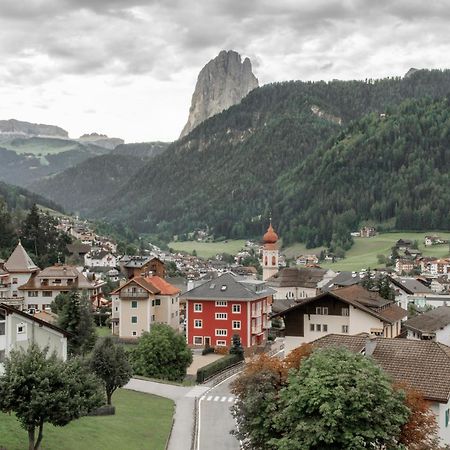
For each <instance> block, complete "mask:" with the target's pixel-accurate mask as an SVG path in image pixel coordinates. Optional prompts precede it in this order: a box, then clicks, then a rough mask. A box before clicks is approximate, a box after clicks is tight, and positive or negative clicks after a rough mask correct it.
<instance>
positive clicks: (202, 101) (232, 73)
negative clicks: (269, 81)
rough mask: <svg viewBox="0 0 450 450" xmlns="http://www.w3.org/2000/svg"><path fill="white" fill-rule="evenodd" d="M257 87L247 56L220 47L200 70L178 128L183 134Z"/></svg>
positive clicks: (235, 102) (238, 100)
mask: <svg viewBox="0 0 450 450" xmlns="http://www.w3.org/2000/svg"><path fill="white" fill-rule="evenodd" d="M256 87H258V79H257V78H256V77H255V75H253V72H252V63H251V62H250V59H249V58H245V59H244V61H242V60H241V55H240V54H239V53H237V52H235V51H233V50H229V51H226V50H222V51H221V52H220V53H219V54H218V56H216V57H215V58H214V59H212V60H211V61H209V62H208V64H206V66H205V67H203V69H202V70H201V71H200V73H199V75H198V78H197V84H196V85H195V90H194V94H193V95H192V102H191V107H190V109H189V118H188V121H187V123H186V125H185V126H184V128H183V131H182V132H181V136H180V137H183V136H185V135H186V134H188V133H189V132H190V131H192V130H193V129H194V128H195V127H196V126H197V125H199V124H200V123H201V122H203V121H204V120H206V119H208V118H209V117H211V116H213V115H215V114H218V113H220V112H222V111H223V110H224V109H227V108H229V107H230V106H233V105H235V104H237V103H239V102H240V101H241V100H242V99H243V98H244V97H245V96H246V95H247V94H248V93H249V92H250V91H251V90H253V89H255V88H256Z"/></svg>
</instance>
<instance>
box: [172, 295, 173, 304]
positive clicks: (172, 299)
mask: <svg viewBox="0 0 450 450" xmlns="http://www.w3.org/2000/svg"><path fill="white" fill-rule="evenodd" d="M172 305H173V297H172Z"/></svg>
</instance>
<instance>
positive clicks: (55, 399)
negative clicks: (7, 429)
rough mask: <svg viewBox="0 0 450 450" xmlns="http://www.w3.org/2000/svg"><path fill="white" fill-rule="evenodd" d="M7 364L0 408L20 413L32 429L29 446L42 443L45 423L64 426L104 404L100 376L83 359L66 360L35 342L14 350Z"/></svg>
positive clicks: (32, 449)
mask: <svg viewBox="0 0 450 450" xmlns="http://www.w3.org/2000/svg"><path fill="white" fill-rule="evenodd" d="M4 364H5V372H4V374H3V375H2V376H1V377H0V410H1V411H3V412H8V413H11V412H13V413H15V414H16V417H17V419H18V420H19V422H20V424H21V426H22V427H23V428H24V429H25V430H26V431H27V432H28V440H29V450H37V449H38V448H39V447H40V444H41V441H42V438H43V428H44V424H45V423H50V424H52V425H55V426H64V425H67V424H68V423H69V422H70V421H72V420H74V419H77V418H79V417H81V416H83V415H86V414H87V413H89V412H90V411H91V410H93V409H95V408H97V407H98V406H100V405H101V404H102V401H103V395H102V393H101V391H100V389H99V387H98V386H99V383H98V380H97V379H96V377H95V376H94V375H93V374H91V373H90V372H89V371H88V370H87V369H86V367H85V365H84V364H82V363H81V361H80V360H79V359H76V358H75V359H72V360H70V361H68V362H64V361H61V360H60V359H58V358H57V357H56V355H55V354H52V355H48V349H45V350H40V349H39V348H38V347H37V346H36V345H34V344H31V345H30V346H29V347H28V349H27V350H26V351H23V350H20V351H12V352H11V353H10V356H9V358H6V360H5V363H4ZM36 428H37V429H38V436H37V437H36V436H35V430H36Z"/></svg>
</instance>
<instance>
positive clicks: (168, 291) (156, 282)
mask: <svg viewBox="0 0 450 450" xmlns="http://www.w3.org/2000/svg"><path fill="white" fill-rule="evenodd" d="M145 280H146V281H147V282H148V283H150V284H152V285H153V286H154V287H155V288H156V289H158V290H159V294H161V295H176V294H179V293H180V292H181V291H180V289H178V288H177V287H175V286H173V285H172V284H170V283H168V282H167V281H166V280H164V279H163V278H161V277H158V276H157V275H153V276H151V277H146V278H145Z"/></svg>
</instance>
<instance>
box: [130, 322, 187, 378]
mask: <svg viewBox="0 0 450 450" xmlns="http://www.w3.org/2000/svg"><path fill="white" fill-rule="evenodd" d="M131 360H132V365H133V368H134V371H135V373H136V374H138V375H143V376H146V377H151V378H160V379H163V380H170V381H182V380H183V378H184V377H185V376H186V369H187V368H188V366H189V365H190V364H191V362H192V352H191V350H190V349H189V347H188V346H187V344H186V339H185V337H184V336H183V335H181V334H180V333H177V332H176V331H175V330H174V329H173V328H171V327H170V326H168V325H164V324H156V325H153V326H152V327H151V330H150V333H148V332H145V333H143V334H142V336H141V337H140V338H139V341H138V344H137V346H136V348H135V349H134V350H133V352H132V356H131Z"/></svg>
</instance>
